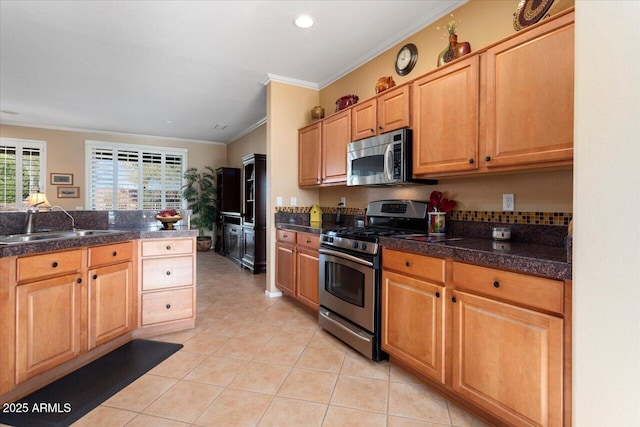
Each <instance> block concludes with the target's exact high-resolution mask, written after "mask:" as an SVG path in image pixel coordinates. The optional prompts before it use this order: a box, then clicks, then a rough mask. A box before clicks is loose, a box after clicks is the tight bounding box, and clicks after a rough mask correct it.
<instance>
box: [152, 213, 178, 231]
mask: <svg viewBox="0 0 640 427" xmlns="http://www.w3.org/2000/svg"><path fill="white" fill-rule="evenodd" d="M156 219H157V220H158V221H160V222H161V223H162V229H163V230H175V229H174V228H173V224H175V223H176V222H178V221H180V220H181V219H182V216H181V215H180V214H179V213H176V214H175V215H167V214H166V213H164V214H163V213H162V212H160V213H159V214H158V215H156Z"/></svg>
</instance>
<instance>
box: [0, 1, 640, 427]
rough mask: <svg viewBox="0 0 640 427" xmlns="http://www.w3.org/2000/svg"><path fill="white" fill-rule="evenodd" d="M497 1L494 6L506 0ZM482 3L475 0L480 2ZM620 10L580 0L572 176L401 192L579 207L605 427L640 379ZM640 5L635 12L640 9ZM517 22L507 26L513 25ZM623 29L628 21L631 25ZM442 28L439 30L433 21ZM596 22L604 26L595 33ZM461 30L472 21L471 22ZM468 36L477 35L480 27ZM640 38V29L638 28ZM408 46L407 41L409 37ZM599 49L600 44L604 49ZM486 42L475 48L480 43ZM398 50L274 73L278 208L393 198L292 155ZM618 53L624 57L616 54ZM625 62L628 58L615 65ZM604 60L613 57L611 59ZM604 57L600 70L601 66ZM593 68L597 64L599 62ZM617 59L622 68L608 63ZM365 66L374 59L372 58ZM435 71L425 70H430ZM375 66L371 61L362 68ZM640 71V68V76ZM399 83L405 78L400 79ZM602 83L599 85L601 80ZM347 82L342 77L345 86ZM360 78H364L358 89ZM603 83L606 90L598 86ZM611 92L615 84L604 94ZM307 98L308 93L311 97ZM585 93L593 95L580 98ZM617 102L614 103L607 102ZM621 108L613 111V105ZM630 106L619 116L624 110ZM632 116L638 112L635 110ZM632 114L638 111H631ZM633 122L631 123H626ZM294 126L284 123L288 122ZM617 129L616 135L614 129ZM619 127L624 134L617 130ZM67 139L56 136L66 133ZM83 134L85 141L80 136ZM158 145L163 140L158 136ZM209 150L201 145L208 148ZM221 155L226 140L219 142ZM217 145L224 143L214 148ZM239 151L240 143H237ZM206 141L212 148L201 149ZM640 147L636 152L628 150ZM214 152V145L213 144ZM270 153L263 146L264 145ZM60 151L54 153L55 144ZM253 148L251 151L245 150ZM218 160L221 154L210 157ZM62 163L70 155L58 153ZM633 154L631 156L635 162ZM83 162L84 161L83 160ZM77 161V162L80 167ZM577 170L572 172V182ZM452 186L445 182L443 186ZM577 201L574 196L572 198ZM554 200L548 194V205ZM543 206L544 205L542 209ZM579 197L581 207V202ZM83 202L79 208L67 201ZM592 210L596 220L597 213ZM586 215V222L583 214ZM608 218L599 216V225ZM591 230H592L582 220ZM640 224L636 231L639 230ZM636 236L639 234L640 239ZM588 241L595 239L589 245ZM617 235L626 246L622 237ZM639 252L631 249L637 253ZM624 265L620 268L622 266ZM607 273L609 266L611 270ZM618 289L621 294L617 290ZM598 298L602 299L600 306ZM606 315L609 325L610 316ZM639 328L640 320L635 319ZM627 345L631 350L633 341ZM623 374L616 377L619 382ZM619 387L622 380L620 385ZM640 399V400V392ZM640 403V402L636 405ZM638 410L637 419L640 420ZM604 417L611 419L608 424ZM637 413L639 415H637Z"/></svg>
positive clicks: (578, 264)
mask: <svg viewBox="0 0 640 427" xmlns="http://www.w3.org/2000/svg"><path fill="white" fill-rule="evenodd" d="M495 3H499V2H493V3H492V4H494V5H495ZM473 4H474V2H472V3H470V6H472V5H473ZM614 4H615V8H614V7H613V6H610V5H611V3H603V4H600V3H595V4H591V2H578V3H577V4H576V14H577V21H578V24H577V26H576V46H577V48H576V52H577V59H576V69H577V72H576V79H577V80H576V81H577V86H576V98H577V102H576V105H578V106H579V107H578V108H576V131H575V134H576V141H577V142H576V146H575V150H576V154H575V160H574V171H573V174H574V175H572V174H571V173H567V172H551V173H541V174H533V175H529V174H528V175H522V176H520V175H515V176H509V178H510V179H509V180H508V181H507V180H505V179H503V178H500V177H486V178H485V177H482V178H474V179H473V180H471V179H468V180H466V182H465V180H463V179H460V180H450V181H449V182H447V183H446V187H439V186H438V187H428V188H426V189H416V188H403V189H400V190H398V191H394V193H393V194H394V198H396V197H397V198H408V199H418V200H423V199H427V198H428V195H429V193H430V192H431V191H432V190H433V189H441V190H444V191H446V192H447V193H448V194H454V195H455V197H454V198H455V199H456V200H459V201H460V202H462V203H465V204H468V210H475V211H484V210H488V211H496V210H500V205H501V201H502V197H501V195H502V194H504V193H515V194H516V202H515V203H516V206H517V208H516V209H517V210H523V211H529V210H531V211H543V212H547V211H548V209H547V206H552V207H553V211H558V212H573V214H574V216H575V217H576V229H575V230H576V232H575V237H574V239H575V245H574V274H573V280H574V284H575V286H574V317H575V324H574V334H575V335H574V424H576V425H597V424H600V425H602V424H614V425H616V424H617V425H632V424H637V409H632V408H630V407H627V406H625V399H624V398H623V396H627V397H629V401H633V400H634V399H633V398H631V397H632V396H637V393H638V389H637V383H634V381H633V380H634V378H633V375H628V374H625V373H624V372H625V371H626V372H637V370H636V369H637V368H636V367H635V365H634V364H633V360H635V359H634V357H633V355H637V345H636V344H634V343H637V339H638V338H637V330H635V331H634V330H632V331H631V332H630V334H631V335H629V336H627V335H625V334H623V333H622V332H620V334H618V333H611V332H612V331H617V330H618V329H619V325H620V324H629V325H637V324H638V321H637V314H636V310H635V308H634V307H633V306H632V301H635V300H637V298H634V296H635V297H637V289H636V288H632V287H631V284H633V283H637V277H638V274H637V268H638V267H637V263H635V262H633V261H631V260H633V259H637V257H635V258H633V256H634V255H635V254H637V241H638V240H639V239H634V238H630V239H628V241H625V242H623V243H622V244H620V243H619V242H612V241H611V237H610V236H611V235H620V236H622V235H628V234H629V230H628V229H627V228H625V227H624V224H634V223H635V219H634V216H632V213H633V212H637V207H638V205H637V203H638V199H637V195H635V196H634V195H633V192H630V191H628V190H626V189H630V188H635V187H634V185H635V183H637V174H635V173H633V172H632V171H633V170H635V168H633V169H632V166H631V165H632V164H631V163H630V161H631V160H630V158H633V157H634V156H633V155H632V153H636V152H634V151H633V150H637V147H631V146H630V142H631V141H633V140H634V139H637V127H634V125H632V124H631V123H632V120H631V118H632V117H634V113H635V115H637V110H634V108H637V107H636V105H637V104H635V103H634V102H633V101H631V100H629V101H628V104H622V105H624V108H622V109H621V108H620V106H619V105H618V104H619V103H620V102H621V100H624V99H626V98H625V96H624V94H625V93H632V92H633V90H630V89H632V88H635V87H637V86H634V85H637V83H633V84H632V83H631V82H630V81H628V82H627V81H625V80H624V77H625V76H627V74H622V75H620V76H619V77H618V78H617V79H610V78H608V77H605V76H611V75H618V73H619V72H620V69H625V70H629V73H630V75H634V73H633V70H636V71H637V69H634V68H633V67H637V64H628V63H627V62H626V59H625V58H618V57H616V56H613V57H612V58H611V62H607V61H602V60H601V58H602V52H605V51H607V48H606V46H610V45H611V42H609V44H607V43H606V42H608V41H609V39H610V38H613V37H614V36H615V40H617V41H616V42H617V43H622V41H621V40H619V38H622V39H623V40H627V41H629V40H633V39H634V34H635V33H633V32H632V30H628V31H629V34H628V36H626V37H625V36H624V33H621V34H611V33H612V30H611V27H612V26H613V25H612V23H614V22H620V21H622V22H623V23H624V22H626V21H625V18H626V19H628V20H631V18H632V17H633V16H637V8H636V6H634V5H632V4H627V3H624V2H620V3H614ZM513 6H514V4H510V5H509V7H508V8H507V7H506V6H505V8H507V9H509V10H510V13H511V11H513V9H514V7H513ZM634 8H635V9H634ZM456 14H458V15H459V16H461V17H463V18H464V19H463V26H467V27H466V28H465V30H468V31H471V26H472V23H473V19H472V18H471V17H464V16H463V15H462V11H460V12H456ZM581 19H584V20H585V22H587V21H588V22H589V26H588V28H587V26H586V25H585V27H581V26H580V20H581ZM508 25H510V23H508V24H506V26H508ZM620 28H621V31H623V30H624V28H625V27H624V25H621V26H620ZM432 29H433V28H432ZM596 29H598V30H597V31H596ZM461 31H462V30H461ZM469 39H470V40H471V39H472V37H471V35H469ZM635 39H637V37H635ZM473 40H474V41H475V40H478V42H477V43H475V42H474V44H477V46H478V47H480V46H483V45H486V44H489V42H483V41H482V38H481V37H479V36H478V37H476V36H473ZM398 47H399V46H398ZM595 47H600V50H598V49H595ZM474 48H475V46H474ZM438 50H439V44H438V46H433V48H432V52H431V53H428V52H429V51H428V50H427V47H425V48H421V49H420V55H421V59H422V58H427V59H426V60H425V62H424V63H423V62H422V61H419V66H424V67H429V69H430V68H431V67H433V65H431V63H432V62H433V63H434V65H435V60H433V61H431V59H432V58H435V57H436V53H437V51H438ZM396 51H397V48H393V49H390V51H389V52H387V55H386V58H385V57H384V55H382V56H381V57H380V59H379V60H380V61H381V62H383V63H384V64H385V65H384V66H383V67H384V70H385V72H381V68H378V67H374V66H372V67H373V70H372V71H370V74H371V75H370V76H368V77H367V78H364V77H363V76H359V75H354V76H352V79H350V78H348V77H349V76H347V78H345V79H344V81H343V80H340V81H339V82H338V83H337V84H336V85H335V87H334V86H333V85H332V86H329V87H328V88H326V89H323V90H322V91H321V92H320V94H318V92H317V91H315V90H309V89H302V88H299V87H291V86H288V85H286V84H283V83H280V82H275V81H274V82H271V83H270V84H269V87H268V91H269V96H268V100H269V101H268V102H270V104H269V105H270V106H271V108H270V111H271V113H272V114H273V115H272V116H269V117H267V124H266V125H264V127H263V128H260V129H257V130H256V133H260V134H262V135H265V137H264V138H261V137H257V138H256V139H262V140H263V141H266V151H267V153H266V154H267V157H268V159H269V165H268V170H270V171H271V172H270V183H271V189H270V196H269V207H268V209H267V210H268V212H274V211H275V206H276V197H278V196H280V197H283V198H284V199H285V200H287V201H288V200H289V199H290V197H296V198H297V205H298V206H311V205H312V204H313V203H318V204H319V205H320V206H322V207H325V206H327V207H335V206H337V203H338V202H339V201H340V199H341V197H345V198H346V201H347V206H348V207H349V206H353V207H364V206H365V205H366V203H367V202H368V201H371V200H378V199H384V198H388V197H387V194H388V192H387V191H388V190H387V191H385V190H380V189H371V190H364V191H359V190H352V189H347V188H344V187H342V188H340V187H333V188H326V189H325V188H323V189H321V190H301V189H299V188H298V187H297V185H295V181H296V180H295V179H291V176H289V175H287V174H286V171H288V170H291V162H292V160H291V157H290V156H288V155H287V154H285V153H290V152H293V151H294V150H297V140H296V138H295V134H294V133H292V131H295V130H296V129H298V128H300V127H302V126H304V125H306V124H307V123H308V121H309V119H308V112H309V110H310V109H311V108H312V107H313V106H315V105H318V104H320V105H324V106H325V109H326V110H327V111H331V110H330V109H329V108H330V107H331V106H332V104H333V103H334V102H335V99H337V98H339V97H340V96H342V95H344V94H345V93H358V94H360V96H361V98H362V99H365V98H367V97H368V96H367V94H369V95H373V84H374V83H375V81H377V78H378V77H379V76H380V75H383V74H387V75H388V74H390V73H392V69H391V65H389V64H393V57H394V56H395V54H396ZM614 60H615V61H614ZM616 61H619V62H616ZM602 62H606V64H603V63H602ZM596 63H598V64H599V67H603V69H602V68H595V67H594V66H593V64H596ZM592 67H594V69H592ZM606 67H611V68H606ZM363 68H364V67H363ZM425 70H426V68H425ZM425 70H422V71H421V70H420V69H418V68H416V70H415V71H414V73H415V75H419V74H422V72H424V71H425ZM362 73H364V74H366V73H367V71H366V70H364V69H363V70H362ZM636 74H637V73H636ZM398 82H399V80H398ZM594 82H598V83H597V84H595V83H594ZM341 85H342V86H341ZM359 85H361V86H359ZM605 89H609V91H610V92H611V93H616V94H617V96H615V97H611V96H609V95H603V96H597V94H599V93H600V92H598V91H599V90H602V91H604V90H605ZM592 91H596V94H593V95H591V94H592V93H593V92H592ZM604 93H606V92H604ZM292 96H293V97H295V99H300V100H301V102H300V103H299V104H297V105H294V106H288V105H280V103H279V102H278V100H279V99H288V98H290V97H292ZM304 100H306V101H304ZM580 101H582V102H580ZM608 103H610V104H608ZM596 104H597V108H595V110H593V111H592V110H590V109H589V108H587V107H586V105H594V107H595V105H596ZM606 107H610V108H606ZM603 111H606V112H607V114H612V115H613V116H612V119H611V120H603V119H602V117H600V115H601V114H603ZM615 114H619V116H615ZM624 114H628V116H624ZM289 117H295V118H296V119H295V120H294V123H291V119H289ZM626 117H628V118H629V120H626V121H625V120H624V119H625V118H626ZM621 120H622V123H621ZM283 124H284V127H283ZM605 134H607V136H606V137H605V136H604V135H605ZM2 136H3V137H13V138H25V139H38V140H47V141H48V142H49V144H51V146H56V147H59V150H60V151H57V150H56V154H55V155H58V153H59V155H60V157H59V158H60V159H64V158H72V156H73V154H74V152H81V150H80V149H79V147H78V144H81V143H82V142H83V141H84V139H91V138H92V137H94V136H93V135H87V134H82V133H76V132H71V131H50V132H49V131H44V130H41V129H35V128H22V127H16V126H7V125H4V124H3V126H2ZM614 136H615V137H614ZM581 137H582V138H585V140H590V141H591V139H593V141H592V142H591V143H590V144H580V138H581ZM120 138H122V137H121V136H118V135H110V136H109V139H110V140H113V139H116V140H117V139H120ZM133 139H134V141H131V140H130V139H129V140H128V141H127V142H137V141H140V143H144V142H142V141H143V140H144V138H140V139H138V138H137V137H136V138H133ZM249 139H251V135H248V136H247V137H246V139H243V140H239V141H238V142H236V143H235V144H231V146H229V148H228V152H227V158H229V159H232V158H239V157H238V156H235V155H234V154H233V150H234V149H235V147H233V146H234V145H236V144H238V145H239V146H241V145H242V144H243V143H244V141H245V140H249ZM601 140H606V141H607V142H606V147H607V149H606V150H605V149H603V148H602V142H601ZM56 141H57V142H56ZM73 141H76V143H75V145H74V142H73ZM270 141H278V144H275V142H274V143H270ZM155 143H157V142H156V141H154V144H155ZM161 144H166V145H171V146H175V145H176V144H175V143H174V141H171V142H162V143H161ZM200 147H201V146H200ZM216 149H218V150H220V152H221V153H223V152H224V147H218V148H216ZM216 149H214V152H215V150H216ZM238 149H239V150H241V149H240V148H239V147H238ZM190 150H195V151H194V154H190V157H191V158H201V157H205V156H201V155H199V154H198V151H197V150H198V146H195V147H194V146H190ZM201 150H203V151H204V150H205V149H204V148H202V147H201ZM629 150H632V153H629ZM206 151H209V150H206ZM254 151H257V152H260V150H254ZM616 152H617V153H618V156H619V155H620V154H619V153H629V154H628V155H626V154H625V159H618V157H616ZM50 154H51V153H50ZM243 154H244V153H243ZM206 155H207V156H209V158H212V157H214V158H215V156H216V154H210V153H208V152H207V154H206ZM218 155H219V158H223V157H224V154H218ZM55 162H56V161H55V160H51V161H50V165H56V163H55ZM58 162H59V163H57V164H61V162H62V160H59V161H58ZM625 162H629V163H625ZM78 163H81V162H78ZM601 164H607V165H608V167H609V170H607V171H603V170H602V168H601V167H600V165H601ZM73 167H75V169H73ZM82 169H83V168H82V166H81V165H76V166H69V167H65V168H64V170H65V171H66V170H69V171H71V172H73V173H74V174H77V176H78V177H81V176H83V173H84V172H83V170H82ZM572 178H573V179H572ZM441 185H442V184H441ZM572 199H573V200H572ZM603 199H605V200H625V201H627V203H629V208H628V209H626V210H624V211H620V212H619V213H618V215H619V217H618V221H617V222H614V223H611V221H610V215H611V214H610V213H609V212H605V211H606V209H602V206H601V202H600V200H603ZM547 201H548V202H547ZM539 204H542V206H539ZM574 206H575V207H574ZM67 207H68V208H71V209H73V207H74V206H67ZM586 217H588V218H590V220H589V222H588V223H586V219H584V218H586ZM581 218H582V221H585V222H582V223H580V219H581ZM604 223H607V224H608V225H607V232H606V233H598V231H599V230H600V229H601V227H602V225H601V224H604ZM599 224H600V225H599ZM581 227H582V228H581ZM270 230H271V233H272V236H271V238H270V239H269V241H270V242H271V245H270V248H269V250H268V256H267V257H268V259H270V260H271V261H270V268H269V269H268V271H269V272H268V273H267V274H268V279H267V290H268V291H269V292H276V291H277V290H276V288H275V286H274V279H273V274H274V268H273V260H274V257H273V253H274V246H275V239H274V237H273V224H271V225H270ZM632 232H636V233H637V229H635V230H634V231H632ZM634 240H635V241H634ZM587 242H588V243H587ZM614 243H615V245H614ZM630 256H631V257H632V258H629V257H630ZM612 266H615V267H612ZM611 268H615V271H611ZM605 272H608V274H607V273H605ZM612 275H613V277H614V278H615V281H616V282H619V283H621V284H622V285H621V288H619V289H618V288H617V289H616V292H615V293H614V294H613V295H611V294H609V295H608V299H607V300H606V301H602V300H601V297H600V294H601V292H600V286H601V285H600V283H607V282H611V276H612ZM609 298H610V299H609ZM596 302H597V303H598V305H597V306H596V305H595V304H596ZM593 312H595V313H599V314H600V315H599V316H592V315H590V314H589V313H593ZM605 320H606V323H604V324H600V322H604V321H605ZM636 327H637V326H636ZM603 347H604V348H607V349H608V351H607V352H606V353H604V354H601V353H598V352H595V351H594V349H596V348H600V349H602V348H603ZM622 349H626V350H622ZM611 381H615V382H611ZM614 384H615V386H614ZM602 389H607V390H617V391H618V392H611V393H607V394H606V395H604V396H600V399H601V400H604V401H603V402H601V403H600V404H599V405H593V404H592V396H594V395H600V394H601V393H599V390H602ZM635 400H637V399H635ZM634 411H636V412H635V413H634ZM633 417H635V418H633ZM598 420H600V422H598ZM634 420H635V421H634Z"/></svg>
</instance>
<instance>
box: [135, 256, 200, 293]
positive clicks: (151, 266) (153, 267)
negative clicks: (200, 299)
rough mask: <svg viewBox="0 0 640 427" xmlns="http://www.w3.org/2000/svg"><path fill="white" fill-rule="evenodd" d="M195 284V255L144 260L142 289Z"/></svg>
mask: <svg viewBox="0 0 640 427" xmlns="http://www.w3.org/2000/svg"><path fill="white" fill-rule="evenodd" d="M192 284H193V257H192V256H181V257H175V258H151V259H143V260H142V290H143V291H147V290H153V289H163V288H173V287H177V286H188V285H192Z"/></svg>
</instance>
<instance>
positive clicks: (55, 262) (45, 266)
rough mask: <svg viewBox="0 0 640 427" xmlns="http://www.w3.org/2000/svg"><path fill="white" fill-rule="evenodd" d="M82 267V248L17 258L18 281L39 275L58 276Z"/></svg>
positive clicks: (35, 277)
mask: <svg viewBox="0 0 640 427" xmlns="http://www.w3.org/2000/svg"><path fill="white" fill-rule="evenodd" d="M81 268H82V250H81V249H77V250H73V251H62V252H54V253H50V254H42V255H36V256H28V257H22V258H18V266H17V270H18V271H17V278H18V282H22V281H25V280H33V279H37V278H39V277H49V276H60V275H62V274H68V273H74V272H76V271H80V269H81Z"/></svg>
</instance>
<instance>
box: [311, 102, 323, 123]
mask: <svg viewBox="0 0 640 427" xmlns="http://www.w3.org/2000/svg"><path fill="white" fill-rule="evenodd" d="M311 119H312V120H320V119H324V108H322V107H321V106H320V105H317V106H315V107H313V108H312V109H311Z"/></svg>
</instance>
